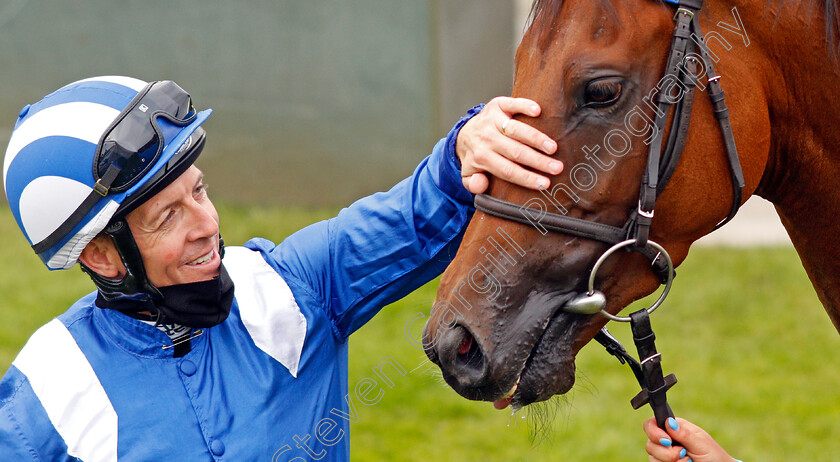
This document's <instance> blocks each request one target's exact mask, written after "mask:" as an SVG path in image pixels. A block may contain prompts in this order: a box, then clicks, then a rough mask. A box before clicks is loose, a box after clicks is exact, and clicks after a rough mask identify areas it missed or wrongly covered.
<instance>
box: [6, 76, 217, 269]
mask: <svg viewBox="0 0 840 462" xmlns="http://www.w3.org/2000/svg"><path fill="white" fill-rule="evenodd" d="M169 83H171V82H169ZM173 85H174V84H173ZM176 87H177V86H176ZM149 88H150V84H148V83H147V82H144V81H142V80H138V79H134V78H130V77H120V76H105V77H94V78H90V79H85V80H80V81H78V82H74V83H71V84H69V85H67V86H64V87H62V88H60V89H59V90H57V91H55V92H54V93H51V94H49V95H47V96H46V97H44V99H42V100H41V101H39V102H37V103H35V104H32V105H28V106H26V107H24V108H23V110H21V112H20V115H19V116H18V120H17V123H16V124H15V129H14V131H13V132H12V136H11V139H10V140H9V146H8V148H7V149H6V157H5V161H4V162H3V185H4V187H5V191H6V198H7V199H8V201H9V206H10V207H11V210H12V214H13V215H14V217H15V220H17V223H18V226H20V229H21V230H22V231H23V234H24V236H26V238H27V239H28V240H29V243H30V244H31V245H32V246H33V248H35V249H36V253H38V256H39V257H41V260H43V262H44V264H45V265H46V266H47V267H48V268H49V269H51V270H54V269H67V268H71V267H72V266H73V265H74V264H75V263H76V262H77V260H78V258H79V255H80V254H81V252H82V250H83V249H84V248H85V246H86V245H87V244H88V243H89V242H90V240H91V239H93V238H94V237H95V236H96V235H97V234H99V233H100V232H101V231H102V230H103V229H104V228H105V227H106V226H107V225H108V222H109V221H110V220H111V219H112V217H113V216H114V214H115V213H116V212H117V209H118V208H119V207H120V204H122V203H123V201H124V200H125V199H126V198H127V197H130V196H131V195H132V194H133V193H134V192H136V191H137V190H138V189H141V188H142V187H143V186H144V184H145V183H146V182H148V181H149V179H151V178H153V177H154V176H155V174H156V173H158V172H159V171H161V169H162V168H164V166H166V164H167V162H168V161H169V160H170V159H172V157H173V155H175V154H176V153H180V152H181V151H183V150H182V149H180V148H181V147H182V146H183V145H185V143H186V144H188V143H190V142H192V137H191V136H190V135H192V134H193V132H195V131H196V130H198V129H199V126H200V125H201V124H202V123H203V122H204V121H205V120H206V119H207V117H208V116H209V115H210V113H211V111H210V110H205V111H202V112H200V113H197V114H194V113H193V112H191V117H190V118H189V119H187V122H188V123H182V124H171V123H169V121H168V120H165V119H166V118H165V117H160V118H158V117H157V115H156V114H151V115H150V116H149V118H148V119H149V120H151V121H152V123H153V124H154V125H155V130H156V132H157V134H158V135H159V138H160V139H162V140H163V142H162V143H160V144H161V148H160V150H158V151H157V157H155V158H154V160H153V161H150V162H149V164H148V165H145V166H141V167H142V169H141V170H140V171H139V173H138V174H137V176H136V177H135V179H134V180H133V181H132V182H131V183H130V185H127V186H126V189H125V190H120V191H118V192H115V191H108V189H107V188H106V189H104V190H102V188H101V186H98V184H97V180H98V179H99V177H100V175H101V174H102V172H101V171H100V172H97V165H96V163H97V161H100V157H99V156H98V154H97V151H98V149H97V147H98V145H99V144H100V143H101V142H103V141H106V140H105V138H106V137H105V136H104V135H105V134H106V133H108V134H109V136H110V131H111V129H112V128H113V127H114V126H115V125H116V124H118V123H120V121H122V120H123V117H125V115H124V114H122V113H123V111H124V110H128V111H131V110H132V109H128V107H129V106H130V105H132V103H134V104H135V105H136V101H135V99H138V98H142V96H138V95H140V93H141V92H144V91H149ZM177 88H178V89H180V87H177ZM188 96H189V95H187V98H188ZM139 107H140V109H143V108H144V105H143V104H140V105H139ZM190 108H191V106H190ZM144 112H145V111H144ZM118 117H119V120H118ZM158 119H160V120H158ZM109 139H110V138H109ZM144 160H145V159H144ZM151 162H153V163H151ZM100 168H101V167H100ZM116 170H119V169H116ZM158 176H160V175H158ZM117 189H122V188H114V190H117ZM94 191H98V192H99V196H96V195H95V194H94V193H93V192H94ZM91 199H93V201H95V202H93V203H92V206H91V207H90V209H89V210H87V208H86V207H85V206H84V205H83V204H84V203H85V201H88V203H91ZM74 214H75V215H76V217H75V219H74V218H73V216H74ZM76 221H78V222H77V223H76ZM69 225H72V227H69ZM68 227H69V229H67V231H66V232H64V231H63V230H62V228H65V229H66V228H68ZM59 230H62V231H59ZM53 241H55V242H54V243H52V242H53ZM45 243H47V244H48V245H49V246H48V247H47V246H46V245H45ZM50 243H52V244H50ZM39 244H40V245H39Z"/></svg>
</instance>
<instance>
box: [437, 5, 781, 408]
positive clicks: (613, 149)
mask: <svg viewBox="0 0 840 462" xmlns="http://www.w3.org/2000/svg"><path fill="white" fill-rule="evenodd" d="M724 11H725V10H724ZM674 12H675V9H674V8H673V7H670V6H668V5H665V4H663V3H660V2H658V1H655V0H622V1H615V2H610V1H609V0H600V1H594V2H593V1H589V0H565V2H563V4H561V2H560V1H559V0H538V2H537V4H536V5H535V9H534V13H533V15H534V18H533V21H532V25H531V27H530V28H529V30H528V31H527V33H526V35H525V37H524V39H523V41H522V43H521V45H520V47H519V49H518V51H517V55H516V79H515V84H514V89H513V93H514V96H521V97H527V98H530V99H533V100H535V101H537V102H538V103H539V104H540V105H541V106H542V114H541V115H540V116H539V117H538V118H536V119H525V118H523V119H520V120H523V121H525V122H527V123H529V124H531V125H533V126H535V127H537V128H538V129H540V130H541V131H543V132H545V133H546V134H549V135H550V136H552V137H553V138H554V139H555V140H556V141H557V143H558V147H559V148H558V153H557V154H556V157H557V158H559V159H561V160H563V162H564V164H565V166H566V168H565V171H564V172H563V173H562V174H561V175H559V176H557V177H555V178H553V179H552V185H551V187H550V189H549V190H547V191H543V192H535V191H529V190H526V189H523V188H519V187H515V186H513V185H511V184H508V183H504V182H500V181H494V182H493V183H492V184H491V188H490V189H489V191H488V195H489V196H491V197H493V198H496V199H501V200H504V201H507V202H509V203H512V204H517V205H523V206H526V207H528V208H527V209H522V210H520V212H521V213H520V215H521V216H520V217H519V218H520V220H519V221H520V223H516V222H514V221H511V220H510V219H505V218H498V217H496V216H492V215H490V214H487V213H483V212H477V213H476V216H475V217H474V219H473V220H472V222H471V223H470V225H469V227H468V229H467V231H466V235H465V237H464V240H463V243H462V245H461V248H460V249H459V251H458V254H457V257H456V259H455V261H454V262H453V263H452V265H451V266H450V267H449V269H448V270H447V271H446V273H445V274H444V276H443V279H442V281H441V284H440V288H439V290H438V300H437V302H436V304H435V306H434V308H433V309H432V313H431V317H430V319H429V322H428V324H427V326H426V329H425V332H424V341H425V346H426V348H427V354H428V356H429V357H430V359H431V360H432V361H433V362H435V363H436V364H438V365H439V366H440V367H441V369H442V371H443V375H444V378H445V379H446V381H447V383H449V384H450V385H451V386H452V387H453V388H454V389H455V390H456V391H457V392H458V393H460V394H461V395H463V396H465V397H467V398H470V399H479V400H495V401H499V403H498V404H502V405H506V404H507V403H510V402H511V400H512V402H513V403H514V404H516V405H527V404H530V403H532V402H535V401H541V400H545V399H547V398H549V397H550V396H552V395H555V394H562V393H565V392H567V391H568V390H569V389H570V388H571V387H572V385H573V383H574V378H575V367H574V358H575V355H576V354H577V352H578V351H579V350H580V348H581V347H583V346H584V345H585V344H586V343H587V342H588V341H590V340H591V339H592V338H593V336H594V335H595V334H596V333H597V332H598V330H599V329H600V328H601V327H602V326H603V325H604V324H605V322H606V320H607V319H606V318H605V317H604V316H602V315H599V314H594V315H593V314H576V313H571V312H568V311H567V310H564V309H563V308H564V306H566V305H567V303H568V302H569V301H570V300H572V299H575V298H576V297H579V296H580V295H581V294H582V293H585V292H586V291H587V280H588V277H589V274H590V271H591V269H592V267H593V264H594V263H595V261H596V260H597V259H598V257H599V256H601V255H602V254H604V252H605V250H606V249H607V248H608V247H609V245H608V244H607V243H605V242H602V241H599V240H595V239H590V238H586V237H581V236H576V235H571V234H567V233H558V232H552V231H549V230H547V229H545V228H544V227H543V224H544V223H543V218H544V217H545V216H546V215H544V214H543V212H546V213H547V214H550V213H553V214H558V215H565V216H568V217H574V218H579V219H583V220H586V221H587V222H591V223H601V224H606V225H609V226H610V227H612V228H611V229H612V230H613V231H614V230H615V229H617V228H622V227H625V224H626V223H627V221H628V219H629V218H630V217H631V216H632V215H634V214H635V211H636V210H637V205H638V203H639V200H640V184H641V183H642V176H643V171H644V170H645V169H646V166H647V162H648V153H649V149H650V147H649V145H650V144H651V142H652V141H653V140H654V139H655V138H656V135H657V130H656V128H655V119H656V112H657V109H656V105H657V99H656V94H657V93H664V94H666V95H667V96H668V97H671V98H674V99H679V98H680V97H681V96H680V87H679V86H675V84H673V83H671V84H670V87H668V85H669V84H668V82H663V74H664V70H665V68H666V59H667V58H668V56H669V49H670V47H671V37H672V35H673V34H674V27H675V26H674V24H675V22H674V19H673V18H674ZM689 21H690V19H689ZM712 26H713V25H712ZM707 29H708V27H707ZM698 53H699V51H698ZM681 63H683V61H681ZM725 63H726V61H724V62H723V63H721V65H723V64H725ZM697 64H698V63H697V62H693V63H692V67H691V68H690V72H691V73H692V74H695V75H696V76H697V77H698V78H697V79H695V81H696V84H697V86H698V87H697V91H696V92H697V95H696V96H697V97H696V98H695V99H694V106H695V109H694V111H693V114H692V116H693V117H692V120H691V131H690V133H689V135H688V138H687V142H686V146H687V148H686V149H685V151H684V153H683V155H682V159H681V160H679V168H678V169H676V171H675V172H673V176H671V175H670V173H669V174H668V175H667V176H669V177H670V181H668V188H667V189H666V190H664V192H663V193H662V194H661V195H660V196H659V197H658V199H657V200H656V217H655V219H654V220H653V226H652V228H651V233H650V240H653V241H655V242H657V243H659V244H661V245H662V246H664V247H665V248H666V249H667V250H668V252H669V253H670V254H671V256H672V258H673V260H674V263H675V264H678V263H679V262H681V261H682V260H683V259H684V258H685V256H686V254H687V253H688V248H689V246H690V244H691V242H693V241H694V240H696V239H697V238H699V237H701V236H703V235H704V234H707V233H709V232H710V231H711V230H712V229H713V228H714V227H715V225H716V224H717V223H719V222H720V221H721V220H723V219H724V218H725V217H727V215H728V213H729V212H730V208H731V206H732V203H733V187H732V181H733V180H732V178H731V176H732V175H731V174H730V169H731V166H730V162H728V161H727V156H726V154H725V152H726V150H725V148H724V141H723V137H722V136H721V131H720V128H719V127H718V121H717V120H716V118H715V116H714V112H713V108H712V104H711V103H710V102H709V98H708V96H706V92H705V91H703V92H701V91H702V90H704V89H705V85H704V84H701V83H700V80H701V78H702V77H703V75H702V73H703V72H704V71H705V66H704V65H702V64H700V65H699V66H698V65H697ZM681 65H682V64H681ZM704 82H705V81H704ZM701 86H702V88H701ZM657 87H658V88H660V89H661V91H657V90H656V88H657ZM731 88H732V87H728V89H731ZM730 96H731V95H730ZM731 99H732V98H730V100H731ZM738 101H739V103H738V104H736V105H738V106H740V100H738ZM733 106H735V105H733V104H730V107H733ZM734 110H735V109H733V111H734ZM766 117H767V116H766V112H762V111H758V112H757V114H756V115H755V117H753V118H752V119H751V122H750V123H752V124H754V128H755V129H756V130H764V129H767V127H766V126H765V125H764V124H766V123H767V122H766V120H767V119H766ZM665 118H666V119H667V120H668V121H669V124H670V120H671V119H672V118H673V117H668V116H667V115H666V116H665ZM663 124H664V122H663ZM734 125H735V127H734V128H735V129H736V131H737V129H738V128H739V127H741V126H742V125H741V124H734ZM668 127H670V125H668ZM768 130H769V129H768ZM671 131H672V130H670V129H669V128H666V129H664V130H660V131H659V132H660V134H661V132H664V133H665V137H664V138H663V141H662V145H663V151H665V150H666V145H667V144H668V135H669V132H671ZM673 131H676V130H673ZM745 150H746V151H749V155H750V156H754V155H753V154H752V153H753V152H758V153H761V152H764V154H763V155H764V156H765V159H766V150H767V142H766V140H765V141H761V140H759V141H757V144H756V145H754V146H750V147H747V148H746V149H745ZM742 157H743V155H742ZM745 173H746V174H747V180H748V181H747V186H746V189H745V191H746V192H750V191H753V190H754V189H755V187H756V184H757V182H758V179H759V178H760V177H761V167H760V166H759V167H750V166H746V165H745ZM625 229H626V227H625ZM654 255H655V253H654ZM649 258H650V255H648V256H645V255H643V254H642V253H640V252H617V253H614V254H613V255H612V256H610V257H609V258H608V259H607V260H606V261H605V263H604V264H603V265H602V266H601V267H600V269H599V271H598V273H597V278H596V280H595V283H596V285H597V288H598V290H600V291H601V292H603V293H604V294H605V296H606V300H607V301H606V307H605V310H606V311H607V312H609V313H613V314H614V313H618V312H619V311H620V310H621V309H622V308H624V307H625V306H627V305H628V304H629V303H631V302H632V301H634V300H637V299H639V298H641V297H643V296H645V295H647V294H650V293H652V292H653V291H655V290H656V289H657V287H659V284H660V277H658V276H657V275H656V274H654V272H653V271H652V270H651V262H650V260H649ZM514 392H515V393H514Z"/></svg>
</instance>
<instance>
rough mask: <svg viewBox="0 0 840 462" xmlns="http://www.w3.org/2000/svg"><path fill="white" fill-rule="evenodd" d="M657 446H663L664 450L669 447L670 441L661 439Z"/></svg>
mask: <svg viewBox="0 0 840 462" xmlns="http://www.w3.org/2000/svg"><path fill="white" fill-rule="evenodd" d="M659 444H661V445H662V446H665V447H666V448H670V447H671V440H669V439H668V438H662V439H660V440H659Z"/></svg>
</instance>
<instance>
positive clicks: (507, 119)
mask: <svg viewBox="0 0 840 462" xmlns="http://www.w3.org/2000/svg"><path fill="white" fill-rule="evenodd" d="M540 111H541V109H540V107H539V105H538V104H537V103H535V102H534V101H531V100H528V99H525V98H509V97H499V98H494V99H493V100H492V101H490V102H489V103H487V104H486V105H485V107H484V109H483V110H482V111H481V112H480V113H479V114H477V115H476V116H475V117H473V118H472V119H470V120H469V121H468V122H467V123H466V124H464V126H463V127H462V128H461V131H460V132H459V134H458V138H457V140H456V145H455V151H456V154H457V155H458V158H459V160H460V161H461V176H462V177H464V178H465V179H464V180H463V182H464V186H465V187H466V188H467V189H468V190H469V191H470V192H472V193H474V194H476V193H480V192H484V190H486V189H487V184H488V179H487V176H486V175H477V174H484V173H486V174H487V175H492V176H494V177H497V178H499V179H502V180H505V181H508V182H510V183H513V184H516V185H519V186H522V187H525V188H530V189H541V188H547V187H548V186H549V184H550V181H549V178H548V176H549V175H558V174H559V173H560V172H561V171H562V170H563V163H562V162H560V161H558V160H556V159H553V158H551V157H550V156H549V155H550V154H553V153H554V152H556V150H557V143H555V142H554V140H552V139H551V138H549V137H548V136H547V135H546V134H544V133H542V132H540V131H539V130H537V129H536V128H534V127H532V126H530V125H528V124H526V123H524V122H522V121H519V120H516V119H513V118H512V117H514V116H516V115H519V114H523V115H526V116H529V117H536V116H538V115H539V114H540ZM546 154H549V155H546Z"/></svg>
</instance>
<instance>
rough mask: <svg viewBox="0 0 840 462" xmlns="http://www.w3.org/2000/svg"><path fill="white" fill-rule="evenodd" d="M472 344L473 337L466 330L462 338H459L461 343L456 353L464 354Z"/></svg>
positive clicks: (473, 342) (473, 341)
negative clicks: (465, 334)
mask: <svg viewBox="0 0 840 462" xmlns="http://www.w3.org/2000/svg"><path fill="white" fill-rule="evenodd" d="M474 344H475V339H474V338H473V336H472V335H470V334H469V332H467V336H466V337H464V340H461V344H460V345H458V354H459V355H462V356H463V355H466V354H467V353H469V352H470V350H471V349H472V347H473V345H474Z"/></svg>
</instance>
